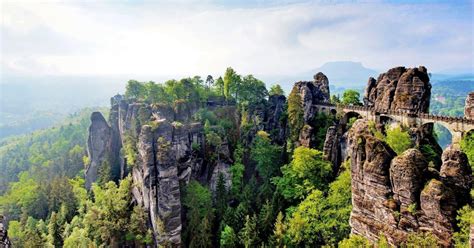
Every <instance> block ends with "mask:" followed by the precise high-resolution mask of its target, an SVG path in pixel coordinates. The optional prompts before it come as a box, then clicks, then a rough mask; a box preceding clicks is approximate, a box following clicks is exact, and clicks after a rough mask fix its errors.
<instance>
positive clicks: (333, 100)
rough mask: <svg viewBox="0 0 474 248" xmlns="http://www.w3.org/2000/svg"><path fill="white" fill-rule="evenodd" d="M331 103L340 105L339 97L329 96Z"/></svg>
mask: <svg viewBox="0 0 474 248" xmlns="http://www.w3.org/2000/svg"><path fill="white" fill-rule="evenodd" d="M331 103H332V104H339V103H341V99H339V96H336V95H332V96H331Z"/></svg>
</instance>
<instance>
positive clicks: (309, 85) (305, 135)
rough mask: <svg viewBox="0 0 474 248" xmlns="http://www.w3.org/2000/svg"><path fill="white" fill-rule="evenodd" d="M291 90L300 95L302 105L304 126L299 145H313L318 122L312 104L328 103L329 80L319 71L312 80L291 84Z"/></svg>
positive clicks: (316, 111) (316, 109)
mask: <svg viewBox="0 0 474 248" xmlns="http://www.w3.org/2000/svg"><path fill="white" fill-rule="evenodd" d="M293 91H297V92H298V93H299V95H300V97H301V102H302V107H303V111H304V113H303V120H304V124H305V125H304V127H303V130H301V132H300V137H299V145H302V146H306V147H312V148H314V147H315V145H316V144H315V142H316V141H315V140H314V136H315V135H314V134H315V133H316V132H317V131H318V129H320V128H321V127H320V123H318V122H317V121H315V120H316V118H317V114H318V108H315V107H314V105H315V104H318V103H329V102H330V93H329V80H328V78H327V77H326V76H325V75H324V74H323V73H321V72H318V73H317V74H316V75H314V81H300V82H296V83H295V85H294V86H293Z"/></svg>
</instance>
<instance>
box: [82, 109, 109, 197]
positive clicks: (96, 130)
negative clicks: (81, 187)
mask: <svg viewBox="0 0 474 248" xmlns="http://www.w3.org/2000/svg"><path fill="white" fill-rule="evenodd" d="M111 151H112V129H111V128H110V127H109V124H107V121H105V119H104V116H102V114H101V113H99V112H94V113H92V116H91V125H90V127H89V139H88V140H87V154H88V157H89V159H90V163H89V165H88V166H87V167H86V188H88V189H90V187H91V184H92V183H93V182H95V181H97V179H98V177H99V168H104V167H105V166H110V158H111Z"/></svg>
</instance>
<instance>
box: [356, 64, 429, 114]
mask: <svg viewBox="0 0 474 248" xmlns="http://www.w3.org/2000/svg"><path fill="white" fill-rule="evenodd" d="M430 96H431V84H430V78H429V76H428V72H427V70H426V68H425V67H423V66H420V67H418V68H408V69H407V68H405V67H396V68H392V69H390V70H388V71H387V72H385V73H382V74H380V75H379V77H378V78H377V80H375V79H374V78H369V82H368V83H367V87H366V89H365V95H364V104H365V105H366V106H369V107H375V108H376V109H384V110H405V111H409V112H412V113H428V109H429V105H430Z"/></svg>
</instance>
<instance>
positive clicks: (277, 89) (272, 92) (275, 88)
mask: <svg viewBox="0 0 474 248" xmlns="http://www.w3.org/2000/svg"><path fill="white" fill-rule="evenodd" d="M269 95H270V96H273V95H282V96H284V95H285V92H284V91H283V89H282V88H281V86H280V85H279V84H275V85H273V86H272V87H271V88H270V92H269Z"/></svg>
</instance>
